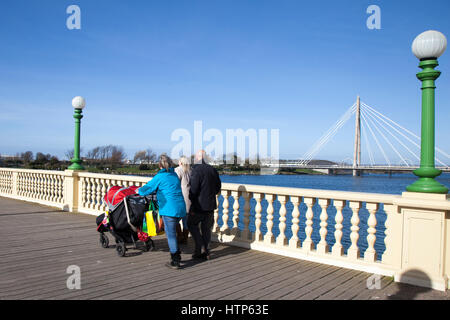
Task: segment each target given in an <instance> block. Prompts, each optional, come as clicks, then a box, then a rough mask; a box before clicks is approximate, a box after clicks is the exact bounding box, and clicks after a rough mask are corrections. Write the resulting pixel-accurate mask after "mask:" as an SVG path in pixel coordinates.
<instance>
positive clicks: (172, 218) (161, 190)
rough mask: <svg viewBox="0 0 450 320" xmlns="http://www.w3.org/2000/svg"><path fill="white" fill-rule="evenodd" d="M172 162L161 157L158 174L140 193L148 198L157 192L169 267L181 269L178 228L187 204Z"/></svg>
mask: <svg viewBox="0 0 450 320" xmlns="http://www.w3.org/2000/svg"><path fill="white" fill-rule="evenodd" d="M171 163H172V160H171V159H170V158H169V157H168V156H167V155H165V154H162V155H161V156H160V157H159V168H160V170H159V171H158V173H157V174H156V175H155V176H154V177H153V179H152V180H150V181H149V182H148V183H147V184H146V185H145V186H142V187H140V188H139V190H138V193H139V194H140V195H141V196H146V195H149V194H151V193H154V192H155V191H156V198H157V201H158V207H159V214H160V215H161V216H162V219H163V221H164V229H165V232H166V235H167V241H168V243H169V249H170V256H171V261H170V262H169V263H167V264H166V265H167V266H168V267H171V268H174V269H179V268H180V261H181V255H180V250H179V248H178V243H177V232H176V226H177V225H178V224H179V223H180V220H181V219H182V218H183V217H185V216H186V204H185V202H184V198H183V192H182V191H181V184H180V180H179V179H178V176H177V174H176V173H175V171H174V169H173V168H171Z"/></svg>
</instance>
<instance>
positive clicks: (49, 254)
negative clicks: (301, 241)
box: [0, 197, 450, 300]
mask: <svg viewBox="0 0 450 320" xmlns="http://www.w3.org/2000/svg"><path fill="white" fill-rule="evenodd" d="M0 236H1V241H0V299H2V300H11V299H31V300H35V299H132V300H136V299H138V300H139V299H161V300H177V299H179V300H185V299H189V300H202V299H208V300H215V299H229V300H236V299H245V300H259V299H264V300H273V299H288V300H294V299H339V300H340V299H364V300H368V299H447V300H448V299H450V294H449V293H448V292H447V293H443V292H439V291H435V290H431V289H426V288H419V287H415V286H410V285H405V284H398V283H394V282H393V281H392V280H391V279H390V278H387V277H383V278H382V280H381V289H379V290H377V289H374V290H369V289H367V286H366V281H367V278H368V277H370V276H371V275H370V274H367V273H364V272H359V271H354V270H348V269H342V268H337V267H332V266H327V265H323V264H318V263H312V262H307V261H301V260H296V259H292V258H286V257H281V256H277V255H273V254H268V253H263V252H258V251H252V250H245V249H242V248H237V247H231V246H225V245H221V244H217V243H214V244H213V246H212V259H211V260H209V261H206V262H201V263H197V262H194V261H193V260H192V259H191V254H192V244H191V242H192V240H191V239H190V244H189V245H188V246H182V250H183V253H182V259H183V263H182V264H183V269H181V270H171V269H168V268H167V267H165V265H164V264H165V262H167V261H168V259H169V253H168V246H167V241H166V239H165V237H164V236H162V237H158V238H156V239H155V243H156V246H157V250H156V251H154V252H143V251H141V250H130V251H128V252H127V256H126V257H123V258H121V257H118V256H117V254H116V252H115V249H114V248H108V249H103V248H102V247H100V245H99V235H98V233H97V232H96V230H95V217H94V216H90V215H84V214H73V213H66V212H61V211H59V210H55V209H52V208H49V207H44V206H40V205H36V204H31V203H26V202H21V201H17V200H11V199H6V198H1V197H0ZM110 239H111V242H112V243H113V241H112V237H110ZM71 265H76V266H79V267H80V270H81V289H79V290H77V289H73V290H69V289H68V288H67V285H66V281H67V279H68V277H69V276H70V274H68V273H66V271H67V268H68V267H69V266H71Z"/></svg>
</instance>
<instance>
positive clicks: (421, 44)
mask: <svg viewBox="0 0 450 320" xmlns="http://www.w3.org/2000/svg"><path fill="white" fill-rule="evenodd" d="M446 48H447V39H446V38H445V36H444V35H443V34H442V33H440V32H439V31H434V30H429V31H425V32H423V33H421V34H420V35H418V36H417V37H416V39H414V42H413V44H412V51H413V53H414V55H415V56H416V57H417V58H418V59H419V60H420V63H419V67H420V68H421V69H422V71H420V72H419V73H418V74H417V78H418V79H419V80H420V81H421V82H422V128H421V148H420V168H419V169H417V170H415V171H414V174H415V175H416V176H418V177H419V179H418V180H417V181H415V182H414V183H413V184H411V185H409V186H408V187H407V188H406V190H408V191H410V192H426V193H441V194H442V193H443V194H446V193H447V192H448V189H447V188H446V187H445V186H443V185H442V184H440V183H439V182H437V181H436V180H435V179H434V178H436V177H437V176H438V175H440V174H441V170H438V169H436V168H435V151H434V149H435V138H434V132H435V111H434V110H435V106H434V103H435V100H434V91H435V89H436V86H435V83H434V81H435V80H436V79H437V78H438V77H439V76H440V74H441V72H440V71H438V70H434V68H436V67H437V66H438V65H439V64H438V61H437V59H438V58H439V57H440V56H441V55H442V54H443V53H444V51H445V49H446Z"/></svg>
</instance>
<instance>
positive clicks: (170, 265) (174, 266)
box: [166, 261, 181, 270]
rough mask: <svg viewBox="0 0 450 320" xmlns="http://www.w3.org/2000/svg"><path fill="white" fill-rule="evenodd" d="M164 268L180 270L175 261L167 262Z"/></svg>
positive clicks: (178, 264)
mask: <svg viewBox="0 0 450 320" xmlns="http://www.w3.org/2000/svg"><path fill="white" fill-rule="evenodd" d="M166 267H169V268H170V269H174V270H177V269H180V268H181V267H180V263H179V262H176V261H170V262H167V263H166Z"/></svg>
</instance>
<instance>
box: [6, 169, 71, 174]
mask: <svg viewBox="0 0 450 320" xmlns="http://www.w3.org/2000/svg"><path fill="white" fill-rule="evenodd" d="M0 170H1V171H9V172H26V173H43V174H53V175H62V176H65V175H67V172H66V171H58V170H41V169H17V168H0Z"/></svg>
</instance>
